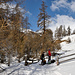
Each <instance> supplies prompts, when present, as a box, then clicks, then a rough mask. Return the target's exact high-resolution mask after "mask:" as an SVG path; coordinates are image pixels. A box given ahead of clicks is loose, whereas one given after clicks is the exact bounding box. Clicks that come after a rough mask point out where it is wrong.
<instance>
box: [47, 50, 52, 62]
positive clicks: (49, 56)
mask: <svg viewBox="0 0 75 75" xmlns="http://www.w3.org/2000/svg"><path fill="white" fill-rule="evenodd" d="M49 61H51V52H50V49H49V50H48V62H49Z"/></svg>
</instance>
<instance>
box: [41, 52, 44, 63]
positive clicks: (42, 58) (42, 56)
mask: <svg viewBox="0 0 75 75" xmlns="http://www.w3.org/2000/svg"><path fill="white" fill-rule="evenodd" d="M41 60H42V62H41V64H44V52H43V53H42V55H41Z"/></svg>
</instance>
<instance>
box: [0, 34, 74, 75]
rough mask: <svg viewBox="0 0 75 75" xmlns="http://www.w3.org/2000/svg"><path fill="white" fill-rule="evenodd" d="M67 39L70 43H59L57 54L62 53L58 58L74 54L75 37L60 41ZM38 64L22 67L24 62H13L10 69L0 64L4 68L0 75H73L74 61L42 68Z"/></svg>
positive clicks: (46, 65)
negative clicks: (59, 48)
mask: <svg viewBox="0 0 75 75" xmlns="http://www.w3.org/2000/svg"><path fill="white" fill-rule="evenodd" d="M68 37H70V39H71V43H66V42H63V43H61V50H60V51H59V52H58V53H62V55H61V56H60V57H63V56H67V55H70V54H73V53H75V35H71V36H66V37H64V38H63V39H62V40H67V39H68ZM74 57H75V55H72V56H68V57H65V58H61V59H59V61H63V60H66V59H70V58H74ZM13 59H14V58H13ZM52 59H53V58H52ZM29 62H30V61H29ZM47 62H48V59H47V57H46V63H47ZM39 64H41V60H40V61H39V62H38V63H33V64H30V65H29V66H24V61H22V62H21V63H18V62H13V63H11V66H10V67H8V66H7V65H5V64H0V66H2V67H3V68H6V70H5V71H3V72H1V73H0V75H75V59H72V60H69V61H66V62H63V63H60V64H59V65H58V66H57V65H56V62H55V63H52V64H45V65H43V66H42V65H39Z"/></svg>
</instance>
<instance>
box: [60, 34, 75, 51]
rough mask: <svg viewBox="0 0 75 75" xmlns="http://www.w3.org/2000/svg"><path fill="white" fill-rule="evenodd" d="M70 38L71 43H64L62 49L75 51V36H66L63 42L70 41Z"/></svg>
mask: <svg viewBox="0 0 75 75" xmlns="http://www.w3.org/2000/svg"><path fill="white" fill-rule="evenodd" d="M68 38H70V40H71V43H67V42H62V43H61V49H62V50H75V35H70V36H66V37H64V38H63V39H62V40H68Z"/></svg>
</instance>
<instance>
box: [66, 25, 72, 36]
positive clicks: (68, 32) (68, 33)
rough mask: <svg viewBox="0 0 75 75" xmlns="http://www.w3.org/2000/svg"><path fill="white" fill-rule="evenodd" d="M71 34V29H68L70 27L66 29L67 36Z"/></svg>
mask: <svg viewBox="0 0 75 75" xmlns="http://www.w3.org/2000/svg"><path fill="white" fill-rule="evenodd" d="M70 34H71V28H70V26H68V28H67V35H70Z"/></svg>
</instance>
